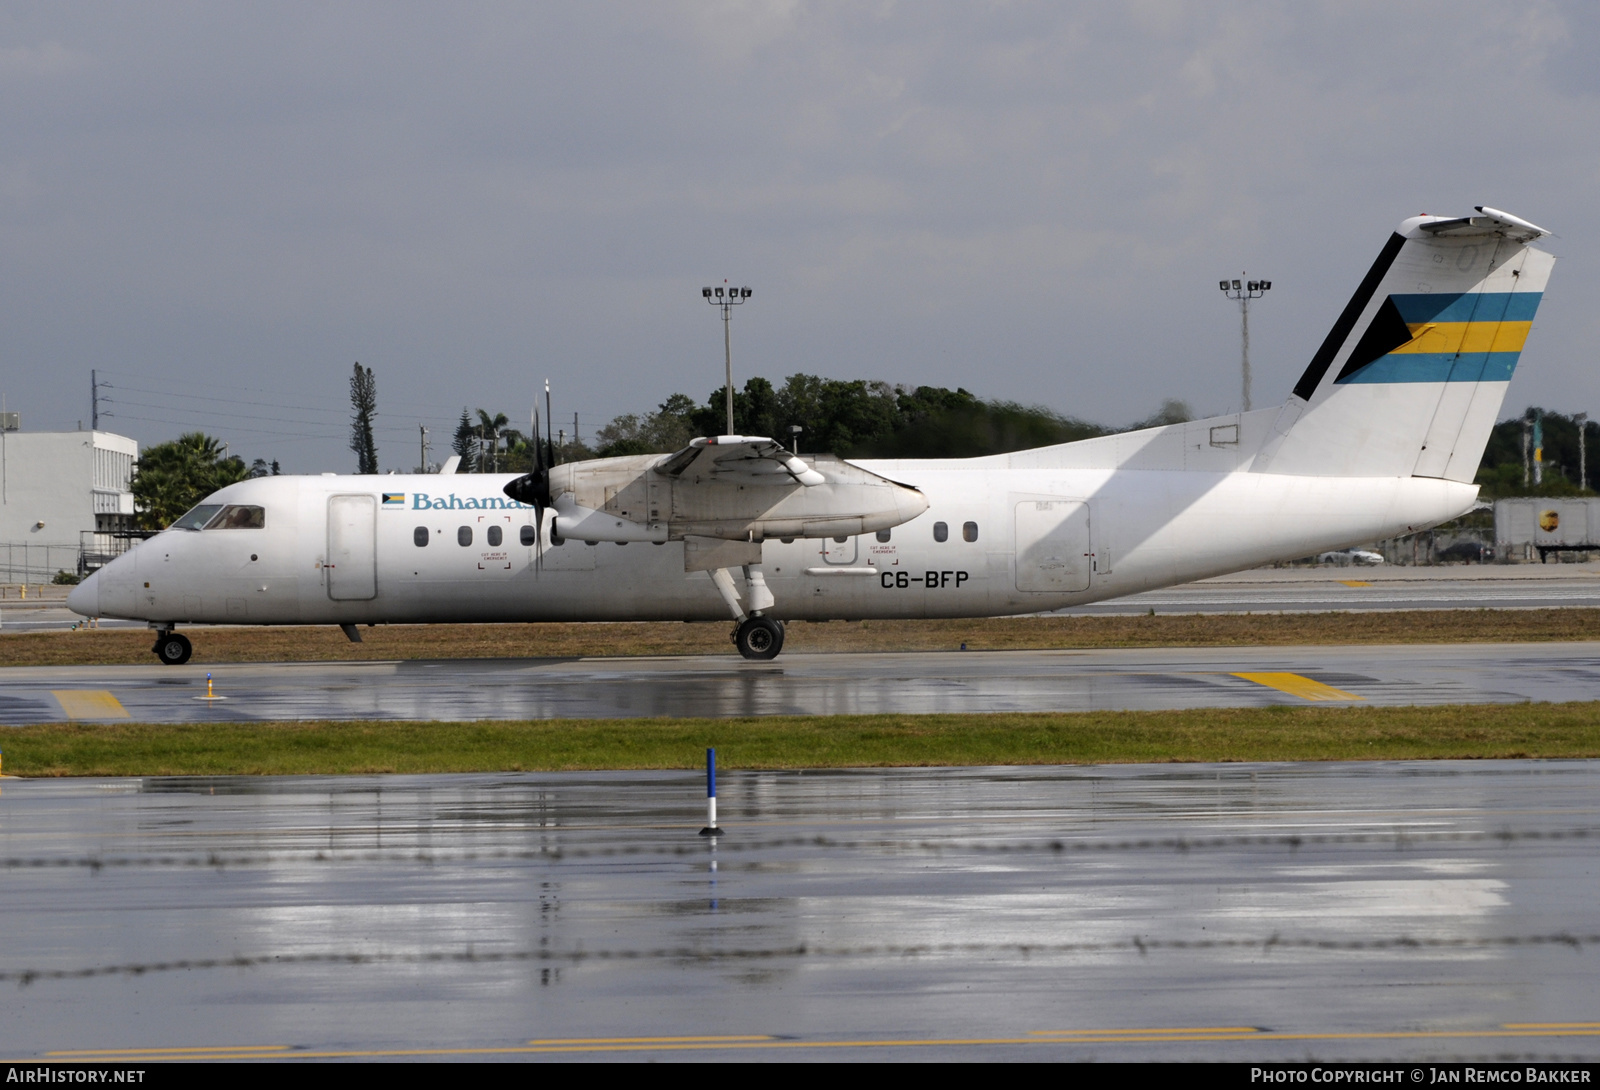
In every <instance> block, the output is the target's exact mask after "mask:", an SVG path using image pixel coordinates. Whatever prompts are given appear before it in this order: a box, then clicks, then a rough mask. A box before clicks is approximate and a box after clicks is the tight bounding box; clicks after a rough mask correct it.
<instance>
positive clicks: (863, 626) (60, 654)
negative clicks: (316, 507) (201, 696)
mask: <svg viewBox="0 0 1600 1090" xmlns="http://www.w3.org/2000/svg"><path fill="white" fill-rule="evenodd" d="M731 630H732V624H731V623H730V622H727V621H712V622H702V623H695V624H683V623H680V622H676V621H659V622H595V623H588V624H555V623H552V624H482V625H464V624H450V625H380V626H378V627H375V628H364V629H362V630H361V632H362V639H363V642H361V643H358V644H356V643H350V642H349V641H348V640H346V639H345V637H344V634H343V633H341V632H340V631H339V629H337V628H335V627H332V626H315V627H311V626H307V627H292V628H205V627H192V628H186V629H184V631H185V632H186V633H187V634H188V635H189V638H190V639H192V640H193V641H194V645H195V657H194V661H195V662H196V663H219V662H307V661H357V660H363V659H384V660H387V659H456V658H551V657H554V658H561V657H569V656H595V655H602V656H604V655H702V654H726V655H732V654H734V653H735V652H734V650H733V644H732V643H731V641H730V640H729V638H728V636H729V633H730V631H731ZM1597 633H1600V609H1529V610H1407V611H1403V612H1349V613H1283V614H1222V615H1219V614H1181V615H1179V614H1172V615H1167V614H1157V615H1156V616H1110V617H1107V616H1094V617H1058V616H1050V617H997V618H982V619H976V620H935V621H851V622H843V621H835V622H832V623H828V624H810V623H806V622H803V621H796V622H791V623H790V625H789V627H788V639H787V644H786V648H785V653H786V654H788V653H796V652H798V653H802V654H803V653H806V652H822V651H954V650H956V649H958V648H959V647H960V646H961V645H962V644H963V643H965V644H966V645H967V646H968V648H970V649H971V650H974V651H995V650H1044V649H1054V648H1098V647H1199V646H1208V647H1261V646H1288V645H1302V644H1383V643H1396V644H1409V643H1475V642H1497V643H1498V642H1540V641H1568V640H1591V639H1594V638H1595V637H1596V634H1597ZM152 642H153V640H152V637H151V635H150V633H148V632H146V631H144V630H133V631H129V630H126V629H122V630H118V629H99V630H85V631H79V632H34V633H23V634H17V635H3V634H0V666H79V665H83V666H93V665H108V664H112V663H136V664H148V663H152V662H154V661H155V658H154V656H152V655H151V654H150V644H151V643H152Z"/></svg>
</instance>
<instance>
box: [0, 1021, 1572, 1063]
mask: <svg viewBox="0 0 1600 1090" xmlns="http://www.w3.org/2000/svg"><path fill="white" fill-rule="evenodd" d="M1508 1037H1600V1023H1597V1022H1570V1023H1561V1022H1550V1023H1537V1022H1530V1023H1508V1024H1505V1025H1503V1026H1501V1027H1500V1028H1499V1029H1481V1030H1470V1029H1467V1030H1380V1031H1371V1032H1362V1031H1353V1032H1348V1033H1275V1032H1273V1031H1271V1030H1262V1029H1257V1028H1255V1027H1253V1026H1214V1027H1194V1028H1177V1029H1155V1028H1152V1029H1144V1030H1141V1029H1085V1030H1033V1031H1030V1032H1029V1034H1028V1036H1026V1037H918V1038H899V1039H895V1038H858V1039H853V1040H833V1041H799V1040H793V1039H791V1040H779V1039H776V1038H773V1037H768V1036H763V1035H759V1034H751V1035H748V1036H741V1037H593V1038H569V1039H562V1040H560V1041H559V1042H549V1043H545V1042H540V1043H530V1044H527V1045H508V1046H505V1047H501V1048H496V1047H494V1046H489V1047H480V1048H404V1049H401V1048H394V1049H340V1050H337V1051H336V1050H332V1049H329V1050H312V1049H306V1050H303V1051H291V1050H289V1049H288V1048H287V1047H286V1046H283V1045H256V1046H248V1045H247V1046H241V1047H233V1048H224V1047H218V1048H215V1049H210V1050H208V1049H202V1048H185V1049H137V1050H121V1051H118V1050H112V1049H107V1050H104V1051H97V1052H51V1053H47V1054H46V1060H55V1061H57V1062H59V1061H61V1060H80V1061H85V1062H87V1061H90V1060H93V1061H95V1062H102V1063H103V1062H106V1061H108V1060H116V1059H118V1058H126V1059H129V1060H149V1059H154V1058H157V1057H162V1058H168V1059H173V1060H183V1059H192V1060H207V1059H221V1058H231V1059H260V1060H278V1059H283V1060H341V1059H376V1058H382V1057H407V1056H411V1057H425V1056H438V1057H447V1056H506V1055H529V1054H540V1053H544V1054H549V1053H572V1052H696V1051H701V1052H703V1051H717V1052H725V1051H730V1050H735V1049H740V1050H748V1049H780V1048H802V1049H803V1048H813V1049H815V1048H953V1047H961V1046H968V1047H970V1046H978V1045H1052V1044H1054V1045H1084V1044H1096V1045H1118V1044H1124V1045H1125V1044H1184V1043H1206V1042H1212V1043H1222V1042H1230V1041H1402V1040H1404V1041H1414V1040H1471V1039H1474V1038H1508ZM617 1042H628V1043H617ZM0 1062H4V1063H29V1062H33V1063H39V1062H43V1061H39V1060H34V1061H28V1060H3V1061H0Z"/></svg>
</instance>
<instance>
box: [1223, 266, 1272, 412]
mask: <svg viewBox="0 0 1600 1090" xmlns="http://www.w3.org/2000/svg"><path fill="white" fill-rule="evenodd" d="M1217 286H1218V287H1220V288H1221V289H1222V294H1223V295H1226V296H1227V297H1228V298H1229V299H1236V300H1238V302H1239V338H1240V348H1239V370H1240V372H1241V373H1242V375H1243V378H1244V411H1245V412H1249V411H1250V300H1252V299H1259V298H1261V297H1262V296H1263V295H1265V294H1266V293H1267V292H1269V291H1271V290H1272V281H1270V280H1244V281H1240V280H1221V281H1218V282H1217Z"/></svg>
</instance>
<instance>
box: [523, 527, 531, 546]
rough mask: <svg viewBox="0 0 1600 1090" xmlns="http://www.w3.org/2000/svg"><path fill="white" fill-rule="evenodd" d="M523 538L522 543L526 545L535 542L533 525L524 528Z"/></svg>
mask: <svg viewBox="0 0 1600 1090" xmlns="http://www.w3.org/2000/svg"><path fill="white" fill-rule="evenodd" d="M521 540H522V543H523V544H524V545H532V544H533V542H534V532H533V527H532V526H524V527H523V528H522V537H521Z"/></svg>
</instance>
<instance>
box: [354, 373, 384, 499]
mask: <svg viewBox="0 0 1600 1090" xmlns="http://www.w3.org/2000/svg"><path fill="white" fill-rule="evenodd" d="M350 408H351V409H353V410H354V412H355V415H354V416H353V417H351V419H350V449H351V450H353V451H355V452H356V472H357V473H376V472H378V442H377V440H376V439H375V438H373V435H372V418H373V417H375V416H377V415H378V382H377V380H376V379H375V378H373V377H372V368H370V367H362V366H361V364H359V363H357V364H356V370H355V374H353V375H351V376H350Z"/></svg>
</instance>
